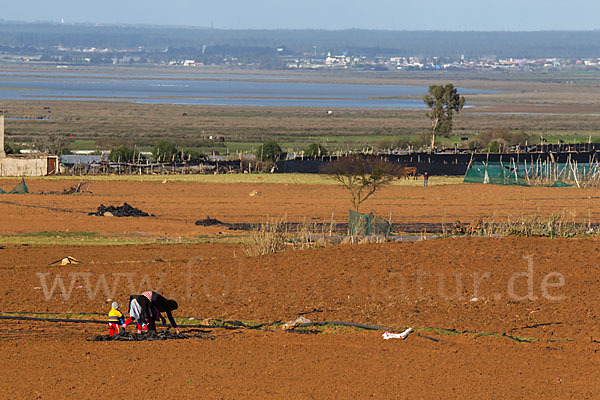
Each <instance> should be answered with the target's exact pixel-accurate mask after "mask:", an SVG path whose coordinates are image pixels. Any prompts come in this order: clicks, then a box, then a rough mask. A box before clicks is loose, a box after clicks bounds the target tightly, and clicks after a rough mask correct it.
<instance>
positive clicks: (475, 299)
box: [471, 297, 479, 302]
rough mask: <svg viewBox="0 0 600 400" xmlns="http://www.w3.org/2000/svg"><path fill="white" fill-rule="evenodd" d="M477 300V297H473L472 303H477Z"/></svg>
mask: <svg viewBox="0 0 600 400" xmlns="http://www.w3.org/2000/svg"><path fill="white" fill-rule="evenodd" d="M477 300H479V299H478V298H477V297H473V298H472V299H471V301H472V302H475V301H477Z"/></svg>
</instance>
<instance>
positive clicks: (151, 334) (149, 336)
mask: <svg viewBox="0 0 600 400" xmlns="http://www.w3.org/2000/svg"><path fill="white" fill-rule="evenodd" d="M208 332H210V331H203V330H201V329H194V330H191V331H189V332H186V333H171V332H170V331H168V330H167V331H164V332H155V331H147V332H144V333H141V334H137V333H129V332H123V333H119V334H118V335H115V336H110V335H98V336H94V337H93V338H91V339H90V338H88V339H87V340H88V341H91V342H108V341H112V340H117V341H122V342H141V341H145V340H148V341H152V340H181V339H204V340H214V339H215V338H214V337H213V336H208V335H204V333H208Z"/></svg>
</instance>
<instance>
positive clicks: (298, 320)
mask: <svg viewBox="0 0 600 400" xmlns="http://www.w3.org/2000/svg"><path fill="white" fill-rule="evenodd" d="M309 322H310V320H309V319H307V318H304V317H298V318H296V319H295V320H294V321H288V322H286V323H285V324H283V325H282V326H281V329H282V330H284V331H289V330H292V329H294V328H295V327H297V326H298V325H300V324H307V323H309Z"/></svg>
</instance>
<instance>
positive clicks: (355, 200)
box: [322, 155, 403, 212]
mask: <svg viewBox="0 0 600 400" xmlns="http://www.w3.org/2000/svg"><path fill="white" fill-rule="evenodd" d="M322 172H324V173H326V174H329V175H330V176H331V177H332V178H333V179H335V180H336V181H338V182H339V183H341V184H342V186H343V187H345V188H346V189H348V191H349V192H350V198H351V199H350V202H351V203H352V206H353V207H354V210H355V211H356V212H358V209H359V207H360V205H361V204H362V203H363V202H364V201H365V200H367V199H368V198H369V197H371V196H372V195H373V194H374V193H375V192H376V191H377V190H378V189H379V188H380V187H381V186H384V185H387V184H388V183H390V182H392V181H393V180H394V179H396V178H398V177H401V176H402V174H403V169H402V167H401V166H400V165H398V164H393V163H391V162H389V161H384V160H381V159H372V158H367V157H364V156H358V155H355V156H350V157H344V158H340V159H338V160H336V161H334V162H331V163H329V164H327V165H326V166H325V167H324V168H323V170H322Z"/></svg>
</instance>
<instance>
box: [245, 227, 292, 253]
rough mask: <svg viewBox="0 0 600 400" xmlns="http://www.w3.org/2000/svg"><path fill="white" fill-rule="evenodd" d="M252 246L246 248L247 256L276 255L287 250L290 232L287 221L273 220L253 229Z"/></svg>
mask: <svg viewBox="0 0 600 400" xmlns="http://www.w3.org/2000/svg"><path fill="white" fill-rule="evenodd" d="M250 235H251V240H252V242H251V244H250V245H249V246H247V247H246V249H245V251H246V254H248V255H249V256H258V255H264V254H275V253H279V252H282V251H284V250H285V248H286V243H287V239H288V230H287V225H286V223H285V219H284V218H282V219H271V220H267V221H266V222H263V223H261V224H259V225H257V226H255V227H254V228H253V229H252V232H251V233H250Z"/></svg>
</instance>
